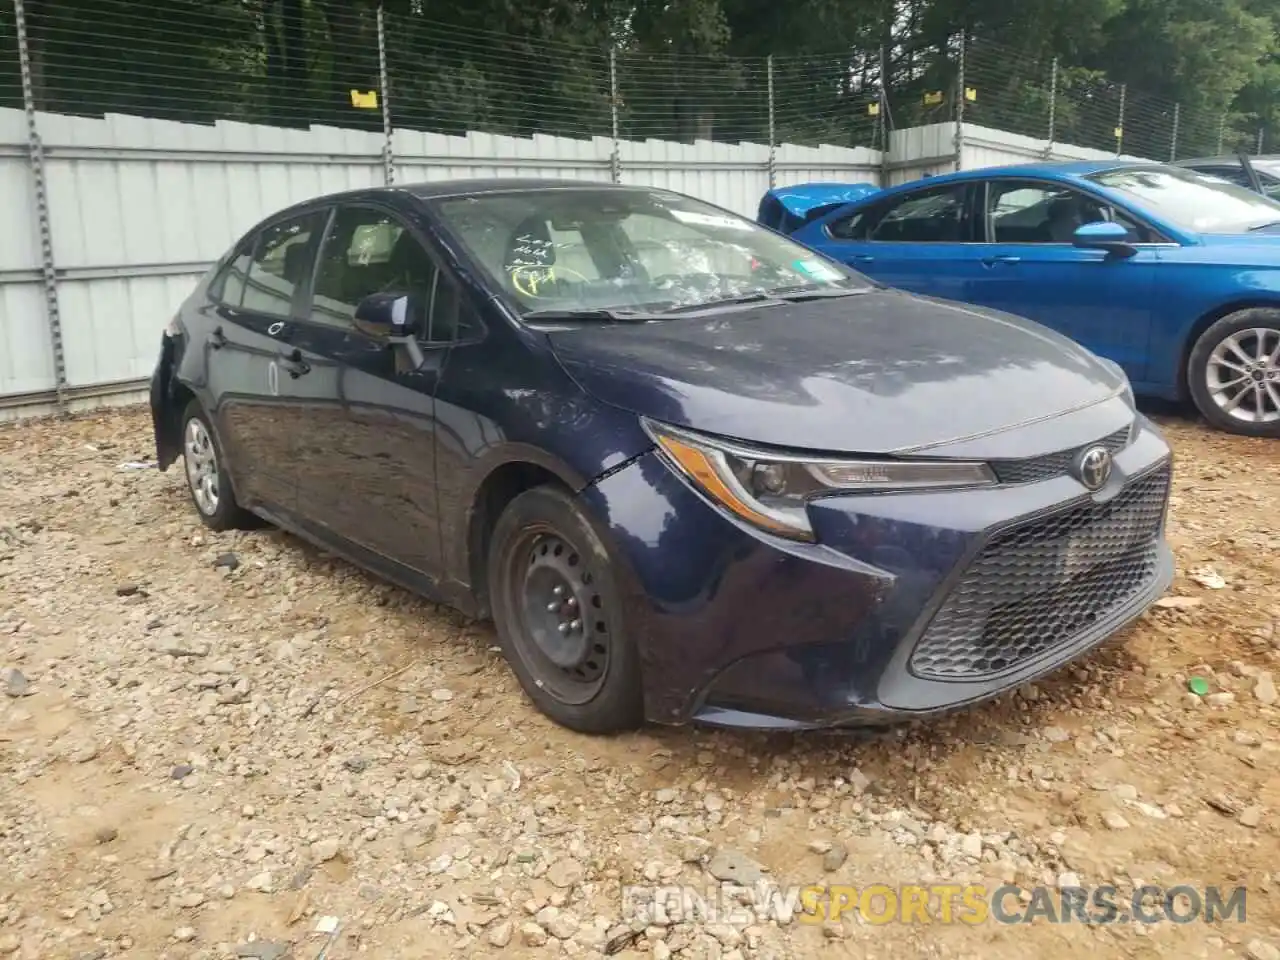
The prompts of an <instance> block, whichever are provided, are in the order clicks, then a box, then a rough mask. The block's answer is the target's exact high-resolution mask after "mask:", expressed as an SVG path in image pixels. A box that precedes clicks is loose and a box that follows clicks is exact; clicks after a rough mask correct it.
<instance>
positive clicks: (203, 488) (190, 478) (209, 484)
mask: <svg viewBox="0 0 1280 960" xmlns="http://www.w3.org/2000/svg"><path fill="white" fill-rule="evenodd" d="M182 456H183V459H184V460H185V461H186V464H187V484H188V485H189V486H190V487H191V496H192V497H193V498H194V499H195V501H196V507H197V508H198V509H199V510H200V512H201V513H203V514H204V515H205V516H206V517H211V516H213V515H214V514H215V513H217V512H218V454H217V452H216V451H215V450H214V448H213V439H212V438H211V437H210V436H209V431H208V430H206V429H205V425H204V424H203V423H201V422H200V420H199V419H197V418H196V417H192V418H191V419H190V420H188V421H187V429H186V437H185V438H184V440H183V452H182Z"/></svg>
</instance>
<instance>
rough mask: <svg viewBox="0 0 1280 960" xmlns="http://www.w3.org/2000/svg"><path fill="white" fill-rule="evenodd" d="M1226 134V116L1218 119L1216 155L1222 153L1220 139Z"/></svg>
mask: <svg viewBox="0 0 1280 960" xmlns="http://www.w3.org/2000/svg"><path fill="white" fill-rule="evenodd" d="M1226 132H1227V115H1226V114H1225V113H1224V114H1223V115H1222V116H1220V117H1219V118H1218V153H1222V138H1223V136H1224V135H1225V134H1226Z"/></svg>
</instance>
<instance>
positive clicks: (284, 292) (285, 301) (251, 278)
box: [224, 212, 324, 317]
mask: <svg viewBox="0 0 1280 960" xmlns="http://www.w3.org/2000/svg"><path fill="white" fill-rule="evenodd" d="M323 226H324V214H322V213H319V212H317V213H309V214H306V215H304V216H301V217H296V218H294V219H292V220H285V221H282V222H280V223H276V224H273V225H271V226H270V227H267V228H266V229H265V230H263V231H262V232H261V233H260V234H258V237H257V240H256V241H255V243H254V247H253V256H252V257H251V258H250V259H249V261H248V263H247V264H246V267H247V269H246V276H245V280H244V290H243V296H242V297H241V299H240V303H239V306H242V307H243V308H244V309H245V310H252V311H253V312H255V313H265V314H268V315H270V316H279V317H287V316H290V315H291V314H292V312H293V305H294V303H295V301H296V297H297V296H298V294H299V292H300V288H301V286H302V284H303V283H304V282H305V281H306V278H307V272H308V270H309V269H310V267H311V255H312V251H313V250H314V249H315V245H314V242H313V241H314V240H315V239H316V237H317V236H318V234H319V233H320V230H321V229H322V228H323ZM234 292H235V291H234V285H233V281H232V280H231V278H230V276H228V284H227V287H225V288H224V295H225V296H230V295H232V294H233V293H234ZM224 302H227V303H230V302H231V301H230V300H224Z"/></svg>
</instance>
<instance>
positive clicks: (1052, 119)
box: [1044, 57, 1058, 160]
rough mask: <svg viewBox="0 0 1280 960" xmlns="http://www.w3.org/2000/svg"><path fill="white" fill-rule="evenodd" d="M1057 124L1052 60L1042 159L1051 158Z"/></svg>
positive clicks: (1055, 64)
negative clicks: (1047, 116) (1045, 136)
mask: <svg viewBox="0 0 1280 960" xmlns="http://www.w3.org/2000/svg"><path fill="white" fill-rule="evenodd" d="M1057 123H1058V58H1057V57H1054V58H1053V64H1052V65H1051V66H1050V68H1049V139H1048V142H1047V143H1046V144H1045V145H1044V158H1045V159H1046V160H1049V159H1051V158H1052V157H1053V138H1054V135H1055V134H1056V133H1057Z"/></svg>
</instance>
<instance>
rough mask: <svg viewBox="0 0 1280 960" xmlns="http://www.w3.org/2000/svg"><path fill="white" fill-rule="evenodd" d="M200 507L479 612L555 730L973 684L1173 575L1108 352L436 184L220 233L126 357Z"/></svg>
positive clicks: (955, 698) (927, 699)
mask: <svg viewBox="0 0 1280 960" xmlns="http://www.w3.org/2000/svg"><path fill="white" fill-rule="evenodd" d="M151 403H152V410H153V415H154V423H155V435H156V446H157V453H158V457H159V461H160V464H161V466H162V467H167V466H169V465H170V464H172V463H174V462H175V461H176V460H177V459H178V458H182V460H183V462H184V468H185V475H186V479H187V482H188V485H189V487H190V493H191V498H192V501H193V503H194V504H195V507H196V509H197V510H198V511H199V514H200V516H201V518H202V519H203V520H204V522H205V523H206V524H207V525H208V526H210V527H212V528H213V529H215V530H223V529H227V528H229V527H232V526H237V525H241V524H245V523H248V522H254V521H257V520H262V519H265V520H267V521H269V522H271V523H274V524H277V525H279V526H281V527H283V528H285V529H287V530H290V531H292V532H294V533H296V534H297V535H299V536H301V537H303V538H305V539H307V540H310V541H313V542H314V543H316V544H319V545H322V546H323V547H324V548H325V549H327V550H330V551H333V552H336V553H338V554H340V555H342V556H344V557H347V558H349V559H350V560H351V561H353V562H354V563H357V564H359V565H361V566H363V567H365V568H367V569H369V570H371V571H374V572H375V573H377V574H380V575H382V576H383V577H385V578H387V579H389V580H392V581H394V582H396V583H399V584H401V585H403V586H404V587H406V588H408V589H410V590H412V591H416V592H418V593H421V594H423V595H426V596H428V597H431V598H434V599H437V600H440V601H443V602H445V603H448V604H452V605H454V606H456V607H457V608H459V609H461V610H462V611H464V612H465V613H467V614H470V615H474V616H478V617H484V616H491V617H492V618H493V620H494V621H495V623H496V626H497V631H498V635H499V637H500V640H501V644H502V648H503V650H504V652H505V654H506V657H507V660H508V661H509V662H510V664H511V667H512V669H513V670H514V672H515V674H516V676H517V677H518V678H519V681H520V683H521V685H522V686H523V688H524V689H525V691H526V692H527V693H528V695H529V696H530V697H531V698H532V700H533V701H534V703H535V704H536V705H537V706H538V707H539V708H540V709H542V710H543V711H544V712H545V713H546V714H548V715H549V716H550V717H552V718H554V719H555V720H556V721H558V722H560V723H562V724H564V725H566V726H568V727H571V728H574V729H577V730H582V731H591V732H605V731H614V730H621V729H626V728H629V727H633V726H635V725H637V724H639V723H641V722H642V721H643V720H645V719H648V720H651V721H657V722H660V723H673V724H674V723H681V722H685V721H689V720H695V719H696V720H701V721H706V722H711V723H719V724H724V725H740V726H762V727H818V726H835V725H846V724H858V723H867V722H884V721H886V720H893V719H903V718H909V717H917V716H922V715H926V714H929V713H932V712H936V711H940V710H944V709H947V708H953V707H957V706H960V705H963V704H968V703H973V702H976V701H979V700H982V699H984V698H987V697H991V696H993V695H994V694H996V693H999V692H1000V691H1002V690H1006V689H1008V688H1010V687H1012V686H1014V685H1016V684H1019V683H1022V682H1024V681H1026V680H1029V679H1031V678H1033V677H1036V676H1039V675H1040V674H1043V673H1045V672H1046V671H1049V670H1052V669H1053V668H1055V667H1057V666H1059V665H1060V664H1062V663H1064V662H1066V661H1068V660H1071V659H1073V658H1075V657H1078V656H1079V655H1081V654H1082V653H1083V652H1085V651H1086V650H1088V649H1090V648H1091V647H1093V646H1095V645H1096V644H1098V643H1100V642H1102V641H1103V640H1104V639H1106V638H1107V637H1109V636H1111V635H1113V634H1114V633H1115V632H1116V631H1117V630H1119V629H1120V628H1121V627H1122V626H1124V625H1125V624H1126V623H1128V622H1130V621H1131V620H1133V619H1134V618H1135V617H1137V616H1139V615H1140V614H1141V613H1142V612H1143V611H1144V610H1145V609H1146V608H1147V606H1148V605H1149V604H1150V603H1151V602H1152V601H1153V600H1154V599H1155V598H1156V597H1158V596H1159V595H1160V594H1161V593H1162V592H1163V591H1164V590H1165V588H1166V587H1167V586H1168V584H1169V582H1170V579H1171V577H1172V568H1173V565H1172V557H1171V554H1170V551H1169V548H1168V546H1167V545H1166V543H1165V539H1164V522H1165V513H1166V506H1167V502H1168V496H1169V483H1170V469H1171V467H1170V453H1169V449H1168V447H1167V446H1166V444H1165V442H1164V440H1163V439H1162V438H1161V436H1160V434H1159V433H1158V432H1157V430H1156V429H1155V428H1154V427H1153V426H1152V425H1151V423H1150V422H1148V421H1147V420H1146V419H1145V418H1144V417H1142V416H1140V415H1139V414H1138V413H1136V412H1135V409H1134V405H1133V396H1132V394H1131V392H1130V389H1129V386H1128V383H1127V381H1126V379H1125V376H1124V374H1123V372H1122V371H1121V370H1120V369H1119V367H1117V366H1116V365H1115V364H1114V363H1111V362H1109V361H1106V360H1100V359H1098V358H1096V357H1095V356H1093V355H1092V354H1090V353H1089V352H1087V351H1086V350H1084V349H1083V348H1081V347H1079V346H1077V345H1075V344H1074V343H1072V342H1071V341H1070V340H1068V339H1067V338H1065V337H1062V336H1060V335H1059V334H1056V333H1052V332H1050V331H1048V330H1046V329H1044V328H1042V327H1039V326H1036V325H1034V324H1031V323H1028V322H1026V321H1024V320H1021V319H1017V318H1015V317H1011V316H1007V315H1003V314H998V313H994V312H989V311H983V310H979V309H972V308H968V307H963V306H960V305H957V304H949V303H940V302H937V301H933V300H928V299H924V298H920V297H916V296H912V295H909V294H905V293H902V292H898V291H893V290H888V289H885V288H882V287H880V286H879V285H877V284H874V283H872V282H870V281H868V280H866V279H865V278H864V277H862V276H860V275H859V274H857V273H855V272H854V271H852V270H849V269H847V268H845V267H843V266H841V265H839V264H838V263H836V262H834V261H831V260H829V259H827V258H825V257H823V256H821V255H816V254H814V253H812V252H811V251H809V250H807V249H805V248H804V247H802V246H800V245H799V244H796V243H794V242H792V241H791V240H788V239H785V238H783V237H780V236H778V235H777V234H776V233H773V232H771V231H768V230H765V229H764V228H762V227H759V226H757V225H755V224H753V223H752V222H750V221H749V220H746V219H743V218H741V217H738V216H735V215H733V214H729V213H726V212H725V211H723V210H721V209H719V208H716V207H712V206H709V205H707V204H704V203H700V202H698V201H696V200H693V199H690V198H688V197H685V196H681V195H679V194H674V193H669V192H666V191H661V190H655V189H648V188H640V187H617V186H608V185H596V184H582V183H570V182H559V181H551V182H542V181H518V180H513V181H503V180H493V181H486V182H455V183H435V184H429V185H420V186H407V187H397V188H386V189H376V190H364V191H359V192H354V193H346V194H340V195H335V196H327V197H321V198H319V199H316V200H314V201H312V202H308V203H304V204H300V205H298V206H295V207H292V208H290V209H288V210H285V211H283V212H281V213H279V214H277V215H275V216H273V217H271V218H269V219H267V220H266V221H264V222H262V223H261V224H259V225H257V226H256V227H254V228H253V229H252V230H251V231H249V232H248V233H247V234H246V235H245V236H244V237H243V238H242V239H241V240H240V241H239V242H238V243H237V244H236V245H235V246H234V247H233V248H232V249H231V250H230V251H229V252H228V253H227V254H226V256H225V257H224V258H223V259H222V260H221V262H220V263H218V264H217V265H216V266H215V267H214V268H213V269H212V270H211V271H210V272H209V274H208V276H207V277H206V278H204V279H203V280H202V281H201V282H200V284H199V286H198V287H197V288H196V290H195V291H194V292H193V293H192V294H191V296H190V298H189V299H188V300H187V301H186V303H184V304H183V306H182V307H181V308H180V310H179V311H178V313H177V315H176V316H175V317H174V319H173V321H172V323H171V325H170V326H169V328H168V330H167V331H166V333H165V334H164V337H163V340H162V346H161V353H160V359H159V363H158V365H157V367H156V371H155V374H154V377H153V380H152V394H151Z"/></svg>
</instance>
